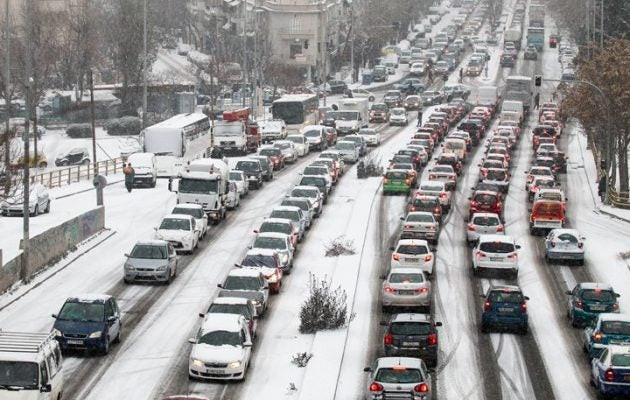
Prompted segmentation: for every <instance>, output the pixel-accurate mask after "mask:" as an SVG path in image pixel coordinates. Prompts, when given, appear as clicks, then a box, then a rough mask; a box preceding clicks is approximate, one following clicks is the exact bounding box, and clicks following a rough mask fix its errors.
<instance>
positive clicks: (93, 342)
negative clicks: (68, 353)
mask: <svg viewBox="0 0 630 400" xmlns="http://www.w3.org/2000/svg"><path fill="white" fill-rule="evenodd" d="M55 339H56V340H57V342H59V346H60V347H61V350H97V351H101V350H103V349H105V339H104V336H101V337H100V338H98V339H90V338H83V339H79V338H76V339H75V338H66V337H63V336H61V337H60V336H57V337H55Z"/></svg>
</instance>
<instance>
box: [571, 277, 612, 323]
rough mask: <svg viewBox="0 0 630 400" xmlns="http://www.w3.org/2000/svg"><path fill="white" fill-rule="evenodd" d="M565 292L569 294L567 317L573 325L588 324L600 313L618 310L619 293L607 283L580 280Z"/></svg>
mask: <svg viewBox="0 0 630 400" xmlns="http://www.w3.org/2000/svg"><path fill="white" fill-rule="evenodd" d="M566 294H567V295H568V296H570V297H569V299H568V303H569V304H568V306H569V308H568V310H567V317H568V318H569V320H570V321H571V325H573V326H576V327H583V326H588V325H590V324H592V323H593V322H594V321H595V320H596V319H597V316H598V315H599V314H601V313H618V312H619V302H618V301H617V298H618V297H619V294H618V293H616V292H615V291H614V289H613V287H612V286H611V285H610V284H608V283H598V282H580V283H578V284H577V285H575V287H573V289H572V290H567V291H566Z"/></svg>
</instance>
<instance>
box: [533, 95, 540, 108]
mask: <svg viewBox="0 0 630 400" xmlns="http://www.w3.org/2000/svg"><path fill="white" fill-rule="evenodd" d="M539 105H540V93H536V96H534V110H538V106H539Z"/></svg>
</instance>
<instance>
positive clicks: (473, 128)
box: [457, 120, 481, 146]
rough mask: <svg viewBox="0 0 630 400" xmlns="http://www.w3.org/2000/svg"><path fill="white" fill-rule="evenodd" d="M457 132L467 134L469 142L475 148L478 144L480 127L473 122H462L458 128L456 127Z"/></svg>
mask: <svg viewBox="0 0 630 400" xmlns="http://www.w3.org/2000/svg"><path fill="white" fill-rule="evenodd" d="M478 121H480V120H478ZM457 130H459V131H465V132H468V134H469V135H470V141H471V142H472V144H473V145H474V146H476V145H477V144H478V143H479V140H480V139H481V127H480V126H479V125H478V124H476V123H474V122H471V121H468V120H467V121H464V122H462V123H461V124H459V126H458V127H457Z"/></svg>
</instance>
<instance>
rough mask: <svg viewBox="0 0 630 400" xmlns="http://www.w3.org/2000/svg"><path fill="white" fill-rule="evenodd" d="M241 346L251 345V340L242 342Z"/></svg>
mask: <svg viewBox="0 0 630 400" xmlns="http://www.w3.org/2000/svg"><path fill="white" fill-rule="evenodd" d="M243 347H252V342H251V341H249V340H247V341H245V342H244V343H243Z"/></svg>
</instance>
